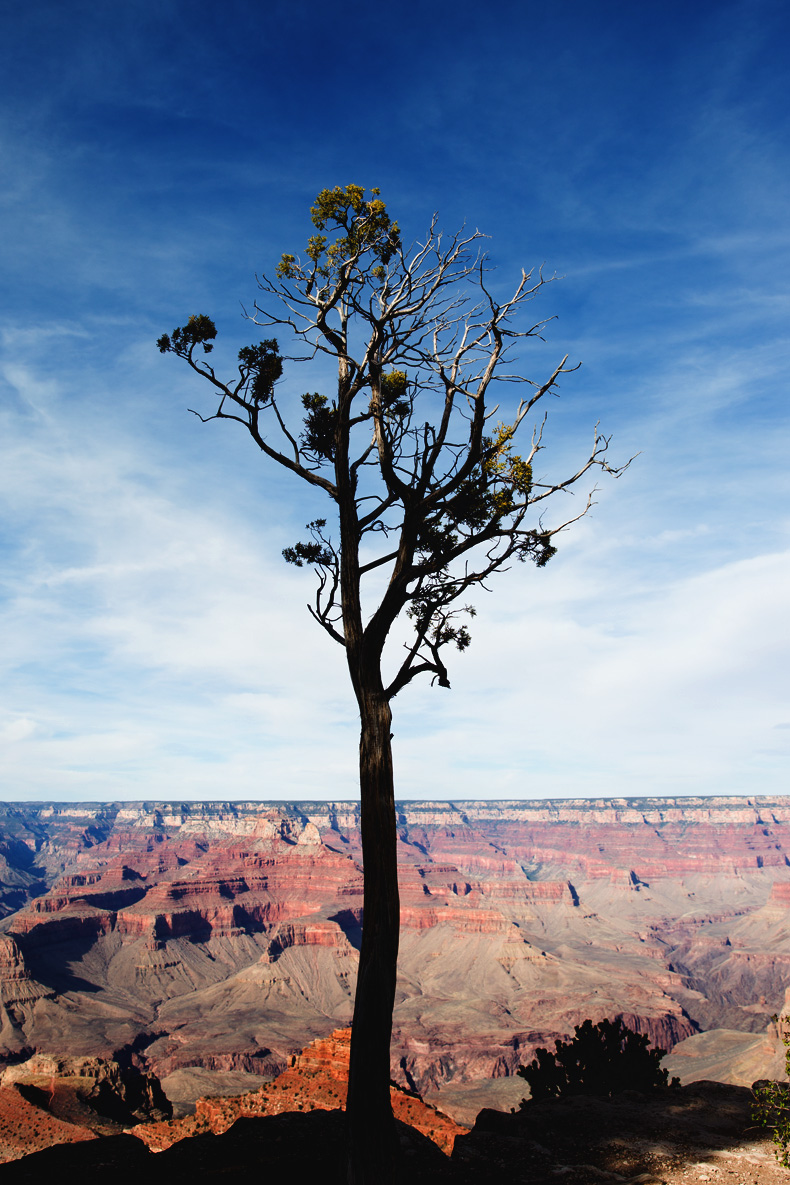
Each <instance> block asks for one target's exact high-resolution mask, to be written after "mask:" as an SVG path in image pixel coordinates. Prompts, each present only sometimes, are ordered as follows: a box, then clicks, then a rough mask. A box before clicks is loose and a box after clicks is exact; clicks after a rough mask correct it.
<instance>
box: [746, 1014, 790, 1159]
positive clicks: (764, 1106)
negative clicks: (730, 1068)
mask: <svg viewBox="0 0 790 1185" xmlns="http://www.w3.org/2000/svg"><path fill="white" fill-rule="evenodd" d="M773 1019H774V1021H776V1020H777V1019H778V1018H777V1017H774V1018H773ZM785 1019H786V1018H785ZM782 1040H783V1041H784V1045H785V1049H786V1051H787V1053H786V1057H785V1073H786V1074H788V1075H790V1034H788V1033H786V1032H785V1033H783V1034H782ZM752 1094H753V1096H754V1106H753V1107H752V1119H753V1120H754V1122H755V1123H757V1124H759V1126H760V1127H769V1128H772V1136H773V1142H774V1144H775V1145H776V1148H775V1152H776V1159H777V1160H778V1161H779V1163H780V1164H781V1165H783V1166H784V1168H786V1169H790V1083H787V1082H768V1081H765V1082H755V1084H754V1086H753V1087H752Z"/></svg>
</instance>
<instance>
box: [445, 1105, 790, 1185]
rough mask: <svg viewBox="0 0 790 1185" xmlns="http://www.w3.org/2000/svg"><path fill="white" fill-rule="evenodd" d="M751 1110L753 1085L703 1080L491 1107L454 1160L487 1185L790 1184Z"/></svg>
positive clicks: (462, 1141) (458, 1144) (460, 1140)
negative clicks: (507, 1109)
mask: <svg viewBox="0 0 790 1185" xmlns="http://www.w3.org/2000/svg"><path fill="white" fill-rule="evenodd" d="M751 1107H752V1092H751V1090H750V1089H748V1088H747V1087H739V1086H729V1085H725V1084H723V1083H720V1082H695V1083H692V1084H691V1085H689V1086H684V1087H681V1088H680V1089H678V1090H671V1089H669V1088H664V1089H663V1090H658V1091H655V1092H653V1093H651V1094H649V1095H642V1094H638V1093H637V1092H636V1091H625V1092H623V1094H621V1095H618V1096H616V1097H614V1098H611V1099H602V1098H594V1097H592V1096H589V1095H580V1096H577V1097H575V1098H569V1099H566V1100H562V1101H560V1100H555V1101H552V1102H543V1103H529V1104H528V1105H527V1106H526V1107H525V1108H524V1110H522V1111H518V1112H516V1113H515V1114H512V1113H511V1114H504V1113H503V1112H501V1111H482V1112H481V1113H480V1115H479V1116H478V1118H477V1122H476V1123H475V1126H474V1128H473V1129H472V1131H471V1132H469V1134H468V1135H464V1136H459V1137H458V1139H457V1140H456V1142H455V1149H454V1152H453V1162H454V1164H455V1165H456V1166H457V1168H458V1170H459V1171H460V1172H462V1173H463V1174H464V1179H465V1180H468V1181H470V1182H480V1183H481V1185H482V1183H483V1182H486V1183H488V1182H491V1185H499V1182H502V1183H503V1185H504V1183H505V1182H507V1183H508V1185H549V1182H551V1183H552V1185H557V1183H558V1182H562V1185H593V1183H601V1182H603V1183H605V1182H612V1183H615V1182H621V1183H622V1182H627V1183H628V1185H681V1183H683V1185H692V1183H694V1185H696V1182H697V1181H700V1182H705V1181H708V1182H714V1181H715V1182H718V1183H719V1185H787V1183H788V1182H790V1172H788V1171H787V1170H785V1169H783V1168H781V1167H780V1166H779V1165H778V1164H777V1162H776V1159H775V1157H774V1155H773V1144H772V1143H771V1139H770V1136H769V1135H768V1134H767V1133H766V1132H765V1131H764V1130H763V1129H761V1128H756V1127H754V1126H753V1124H752V1120H751Z"/></svg>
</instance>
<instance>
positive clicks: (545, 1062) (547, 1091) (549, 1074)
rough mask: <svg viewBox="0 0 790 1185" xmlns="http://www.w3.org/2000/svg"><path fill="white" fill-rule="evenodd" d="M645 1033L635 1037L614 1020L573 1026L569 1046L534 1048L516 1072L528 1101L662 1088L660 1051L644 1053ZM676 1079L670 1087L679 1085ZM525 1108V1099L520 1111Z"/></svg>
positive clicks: (663, 1075)
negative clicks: (522, 1080)
mask: <svg viewBox="0 0 790 1185" xmlns="http://www.w3.org/2000/svg"><path fill="white" fill-rule="evenodd" d="M649 1044H650V1039H649V1038H648V1037H647V1035H646V1034H644V1033H642V1034H639V1033H635V1032H634V1031H633V1029H629V1028H627V1026H626V1025H624V1024H623V1022H622V1020H621V1019H620V1018H619V1017H618V1018H617V1019H616V1020H602V1021H600V1022H599V1023H598V1024H597V1025H594V1024H593V1022H592V1021H591V1020H586V1021H585V1022H584V1023H583V1024H581V1025H576V1028H575V1030H574V1036H573V1037H572V1038H571V1039H570V1041H555V1042H554V1053H551V1052H550V1051H549V1050H548V1049H537V1050H536V1051H535V1058H534V1060H533V1061H531V1062H530V1063H529V1065H528V1066H519V1068H518V1070H517V1071H516V1072H517V1073H518V1074H519V1075H520V1076H521V1077H522V1078H525V1079H526V1080H527V1082H528V1084H529V1090H530V1096H531V1101H534V1102H540V1101H541V1100H543V1099H554V1098H561V1097H563V1096H566V1095H574V1094H597V1095H612V1094H619V1093H620V1092H621V1091H623V1090H639V1091H643V1092H647V1091H650V1090H653V1089H655V1087H657V1086H666V1085H667V1077H668V1075H667V1071H666V1070H662V1069H661V1061H662V1059H663V1058H665V1057H666V1053H665V1052H664V1050H663V1049H648V1046H649ZM679 1082H680V1080H679V1079H678V1078H673V1079H672V1085H673V1086H677V1085H679ZM526 1106H528V1101H527V1100H526V1099H525V1100H524V1101H523V1102H522V1103H521V1109H522V1110H523V1109H524V1108H525V1107H526Z"/></svg>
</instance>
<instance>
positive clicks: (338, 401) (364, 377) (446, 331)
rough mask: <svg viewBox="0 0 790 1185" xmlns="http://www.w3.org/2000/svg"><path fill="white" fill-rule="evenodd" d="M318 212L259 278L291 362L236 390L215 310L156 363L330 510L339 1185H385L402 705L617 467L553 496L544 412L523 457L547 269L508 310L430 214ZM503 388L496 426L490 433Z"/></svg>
mask: <svg viewBox="0 0 790 1185" xmlns="http://www.w3.org/2000/svg"><path fill="white" fill-rule="evenodd" d="M311 216H312V222H313V227H314V230H315V232H316V233H315V234H313V235H312V236H311V237H310V238H309V239H308V242H307V247H306V250H305V253H304V255H303V256H302V257H299V256H297V255H291V254H285V255H283V256H282V259H281V260H280V263H279V265H278V266H277V268H276V272H275V275H274V276H273V277H271V278H269V277H266V276H263V277H261V278H259V280H258V284H259V289H260V291H261V292H262V294H263V295H262V296H261V297H259V301H260V303H259V301H256V303H255V307H254V311H253V312H252V314H251V315H250V320H252V321H254V323H255V324H256V325H260V326H262V327H265V329H266V330H267V331H268V332H272V331H274V332H276V333H277V334H278V336H279V337H281V336H282V335H283V333H285V334H287V335H288V338H289V341H290V342H295V343H296V348H297V349H300V348H301V353H299V354H297V355H296V356H294V355H291V356H290V358H288V359H286V357H285V356H284V355H281V353H280V347H279V344H278V338H275V337H267V338H265V339H264V340H263V341H260V342H259V343H258V344H257V345H252V346H245V347H244V348H243V349H242V350H240V351H239V354H238V376H237V377H234V378H233V379H231V380H228V381H226V380H224V379H222V378H220V377H218V375H217V373H216V372H215V370H214V368H213V367H212V366H211V365H210V364H209V362H208V360H207V357H206V356H207V355H208V354H210V353H211V351H212V349H213V346H214V340H215V338H216V328H215V326H214V323H213V321H212V320H211V319H210V318H209V317H207V316H205V315H196V316H192V317H190V319H189V321H188V322H187V324H186V325H184V326H182V327H180V328H178V329H176V330H174V331H173V333H172V334H170V335H168V334H165V335H163V336H162V337H161V338H160V339H159V341H158V346H159V349H160V350H161V351H162V352H163V353H167V352H171V353H174V354H177V355H178V356H179V357H180V358H182V359H184V360H185V361H186V362H187V363H188V364H189V366H191V367H192V369H193V370H194V371H196V372H197V373H198V374H199V375H201V376H202V377H203V378H204V379H206V380H207V381H208V382H209V383H210V384H211V385H212V386H213V387H214V389H215V391H216V392H217V397H218V402H217V406H216V410H215V411H214V412H213V414H212V415H209V416H205V417H204V416H202V415H201V417H200V418H201V419H203V420H214V419H219V420H234V421H236V422H237V423H239V424H241V425H242V426H243V427H244V428H245V429H246V430H247V431H248V432H249V434H250V436H251V437H252V439H253V440H254V441H255V443H256V445H257V446H258V448H259V449H260V451H261V452H262V453H263V454H264V455H265V456H266V457H267V458H268V459H269V460H270V461H272V462H275V463H276V464H278V465H279V466H281V467H282V468H283V469H284V470H288V471H290V473H291V474H293V475H294V476H295V477H298V478H300V479H301V480H302V481H304V482H306V483H307V484H308V485H310V486H312V487H314V488H315V489H316V490H317V491H321V492H322V493H323V494H324V495H326V498H327V501H328V504H329V509H328V512H327V513H326V514H325V515H323V516H321V517H316V518H315V519H313V520H312V521H311V522H310V523H308V525H307V531H308V538H307V539H305V540H301V541H299V542H297V543H295V544H294V545H293V546H292V547H288V548H286V549H285V551H284V553H283V554H284V557H285V559H286V560H287V561H288V562H289V563H291V564H295V565H297V566H298V567H301V566H304V565H305V564H307V565H309V566H311V567H312V568H313V569H314V571H315V574H316V577H317V584H316V591H315V596H314V599H313V602H312V603H311V604H310V605H309V606H308V608H309V610H310V613H311V614H312V616H313V618H314V619H315V620H316V621H317V622H318V624H319V625H320V626H321V627H322V628H323V629H324V630H325V631H326V633H327V634H328V635H329V637H330V638H332V639H333V640H334V641H335V642H337V643H339V644H340V645H341V646H343V647H344V649H345V653H346V660H347V664H348V671H349V675H350V678H351V683H352V685H353V689H354V693H355V696H356V700H357V704H358V706H359V714H360V749H359V770H360V793H361V832H362V852H363V866H364V921H363V934H362V947H361V951H360V959H359V972H358V979H357V989H356V998H355V1004H354V1019H353V1036H352V1043H351V1067H350V1079H349V1088H348V1099H347V1108H348V1117H349V1130H350V1141H351V1157H350V1178H349V1179H350V1180H351V1181H352V1182H353V1183H354V1185H362V1183H363V1182H364V1183H365V1185H371V1183H375V1185H386V1183H387V1182H389V1181H391V1180H392V1172H393V1169H392V1163H393V1158H394V1149H395V1135H394V1125H393V1121H392V1111H391V1106H390V1098H389V1081H390V1070H389V1046H390V1037H391V1028H392V1009H393V1003H394V995H395V975H396V965H397V954H398V933H399V898H398V879H397V865H396V820H395V805H394V783H393V768H392V748H391V731H390V729H391V722H392V712H391V706H390V705H391V703H392V700H393V699H394V697H395V696H396V695H397V694H398V693H399V692H400V691H402V690H403V688H404V687H406V686H407V685H408V684H409V683H411V681H412V680H413V679H415V678H416V677H418V676H420V675H427V676H428V677H429V678H430V679H431V681H432V682H433V683H436V684H438V685H439V686H440V687H449V686H450V681H449V675H448V671H447V667H446V662H445V655H446V652H447V648H448V647H449V648H451V649H456V650H460V651H463V650H465V649H466V648H467V646H468V645H469V642H470V634H469V629H468V625H467V621H466V619H468V618H469V617H470V616H472V615H473V614H474V609H473V607H472V606H471V605H470V604H468V603H467V602H466V597H467V594H469V593H471V592H473V591H474V590H476V589H479V588H481V587H485V582H486V581H487V580H488V578H489V577H491V576H492V575H493V574H494V573H495V572H498V571H501V570H503V569H505V568H507V567H508V566H509V565H510V564H511V563H512V561H525V560H531V561H533V562H534V563H535V564H536V565H537V566H538V567H542V566H543V565H544V564H545V563H546V562H547V561H548V560H549V559H550V558H551V556H552V555H553V554H554V551H555V544H554V542H553V540H554V538H555V536H556V535H557V534H558V532H559V531H561V530H563V529H564V528H565V527H566V526H568V525H569V523H570V522H573V521H575V519H577V518H579V517H581V516H582V515H583V514H584V513H586V510H587V509H589V506H590V505H591V500H590V497H588V498H587V500H586V502H585V504H584V505H583V506H582V507H581V508H580V509H579V510H578V512H577V513H575V514H573V515H572V516H571V517H570V518H561V519H560V520H559V521H558V522H555V523H553V524H551V525H546V524H545V523H544V521H543V519H542V518H541V512H542V511H543V509H544V507H545V506H546V504H547V502H548V500H549V499H550V498H551V497H552V496H555V495H557V494H559V493H561V492H569V491H571V490H572V488H573V487H574V486H575V485H576V484H577V483H578V482H579V481H580V480H581V479H582V478H583V477H584V475H585V474H587V473H588V471H590V470H591V469H593V468H598V469H601V470H604V471H605V472H607V473H610V474H614V475H619V473H620V472H622V469H616V468H613V467H611V466H610V465H609V464H608V462H607V459H606V451H607V447H608V444H609V441H608V439H607V438H606V437H604V436H602V435H600V433H599V432H598V429H597V426H596V428H595V430H594V431H593V435H592V445H591V448H590V451H589V453H588V454H587V455H586V456H585V458H584V459H583V461H582V462H581V464H580V465H579V466H578V467H577V468H575V469H574V470H573V471H571V472H570V473H568V474H567V475H565V476H564V477H561V478H558V479H554V478H547V477H545V476H544V475H543V474H542V473H541V472H535V469H534V466H535V462H536V460H537V458H538V454H539V452H540V450H541V448H542V439H543V430H544V425H545V417H544V418H543V419H542V421H541V422H539V423H537V424H535V425H534V426H533V428H532V433H531V437H527V442H526V449H525V451H524V453H523V455H519V454H518V453H517V452H516V451H515V439H516V436H517V434H518V433H519V431H520V430H522V431H523V426H524V423H525V421H527V420H528V417H529V416H530V414H531V413H532V412H533V410H534V409H535V408H536V407H537V405H538V404H539V403H540V401H541V400H543V399H545V397H546V396H547V395H549V394H551V393H556V391H557V386H558V383H559V380H560V378H561V376H562V375H564V374H566V373H568V370H569V369H571V368H568V367H567V366H566V363H567V357H566V358H563V359H562V361H561V362H560V363H559V365H558V366H556V367H555V368H554V370H553V372H552V373H551V374H550V375H549V376H548V377H547V378H546V379H545V381H543V382H534V381H532V380H531V379H527V378H524V377H522V376H520V375H519V374H517V373H515V372H513V371H512V370H511V369H510V361H511V359H512V356H513V354H514V353H515V352H516V348H517V347H518V346H519V345H520V344H521V343H523V342H525V341H526V340H527V339H529V338H534V337H539V336H540V334H541V330H542V329H543V326H544V324H545V322H543V321H538V322H536V323H532V322H531V321H530V320H526V323H525V324H524V323H523V322H524V318H525V314H526V313H527V312H528V310H529V307H530V304H531V302H532V300H533V299H534V298H535V297H536V296H537V295H538V293H539V291H540V290H541V288H542V287H543V286H544V283H545V282H546V281H545V280H544V277H543V276H542V274H538V275H535V274H533V273H531V272H529V273H528V272H522V273H521V277H520V279H519V280H518V281H517V283H516V285H515V288H514V289H513V290H512V291H511V294H510V295H509V296H508V297H506V298H500V297H499V296H497V295H495V291H494V289H493V286H492V285H491V284H489V276H488V271H487V268H486V263H485V256H484V254H483V253H482V252H481V251H480V244H481V239H482V237H483V236H482V235H481V234H480V233H479V232H478V231H474V232H471V233H465V232H461V233H459V234H456V235H453V236H450V237H446V236H445V235H443V234H442V232H441V231H440V230H439V228H438V222H437V218H436V216H434V218H433V220H432V221H431V224H430V226H429V228H428V232H427V234H426V236H425V238H424V240H423V241H422V242H418V243H415V244H413V245H412V246H411V247H408V248H407V247H405V246H404V244H403V241H402V237H401V232H400V229H399V227H398V224H397V223H396V222H394V221H393V220H392V219H391V217H390V215H389V214H388V212H387V208H386V206H385V204H384V202H383V201H382V200H381V198H380V197H379V191H378V190H376V189H374V190H372V191H371V193H370V196H367V195H366V193H365V191H364V189H362V187H360V186H358V185H346V186H345V187H343V186H340V187H337V188H335V189H325V190H323V191H322V192H321V193H320V194H319V195H318V197H317V198H316V202H315V205H314V206H313V207H312V210H311ZM322 356H323V357H326V356H328V357H329V358H330V359H332V360H333V362H334V363H335V365H336V368H337V379H336V383H335V384H334V389H333V391H332V392H331V393H323V392H309V393H307V394H305V395H303V396H302V398H301V409H299V412H298V416H299V420H300V424H299V426H294V424H293V418H292V416H291V415H289V414H288V413H289V409H287V408H286V407H285V406H284V405H283V404H282V403H281V400H280V398H279V397H278V393H277V383H278V380H279V378H280V376H281V374H282V370H283V364H284V362H285V361H286V360H287V361H292V362H295V361H298V362H302V363H305V362H307V361H309V360H315V359H320V358H321V357H322ZM573 369H575V368H573ZM495 384H496V385H497V390H498V392H499V398H500V400H502V401H503V402H502V403H501V408H502V410H501V411H500V412H499V414H500V415H501V417H502V418H501V419H498V420H497V421H496V422H495V423H492V418H493V416H494V415H496V414H497V407H498V406H500V405H497V406H495V407H493V408H492V406H491V396H492V394H493V391H494V386H495ZM512 396H515V397H514V398H513V397H512ZM290 410H291V411H292V410H293V409H290ZM196 414H197V413H196ZM289 424H290V425H291V426H289ZM399 618H400V619H401V620H403V619H404V618H405V619H406V622H407V623H410V625H411V634H410V637H409V639H408V640H407V642H406V643H405V646H404V649H403V651H401V655H400V659H399V660H398V661H395V662H394V665H390V661H389V657H388V656H385V655H384V647H385V642H386V640H387V637H388V635H389V633H390V629H391V627H392V626H393V624H394V623H395V621H396V620H397V619H399ZM385 659H386V661H385Z"/></svg>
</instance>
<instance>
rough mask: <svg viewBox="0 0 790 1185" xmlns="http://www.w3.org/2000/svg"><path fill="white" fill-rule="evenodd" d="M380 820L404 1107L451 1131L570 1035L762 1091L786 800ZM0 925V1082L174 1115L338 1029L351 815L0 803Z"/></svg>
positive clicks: (775, 1069)
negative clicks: (104, 1082)
mask: <svg viewBox="0 0 790 1185" xmlns="http://www.w3.org/2000/svg"><path fill="white" fill-rule="evenodd" d="M397 809H398V832H399V861H400V884H401V921H402V935H401V955H400V964H399V982H398V994H397V1001H396V1008H395V1017H394V1030H393V1044H392V1077H393V1079H394V1081H395V1082H396V1083H398V1084H399V1085H400V1086H401V1087H402V1088H404V1089H405V1090H407V1091H414V1092H418V1093H419V1094H420V1095H422V1096H423V1097H425V1098H426V1100H429V1101H430V1102H431V1103H433V1104H434V1105H436V1106H438V1107H440V1108H441V1109H442V1110H443V1111H445V1112H447V1113H448V1114H450V1115H452V1116H453V1118H454V1119H457V1120H458V1122H460V1123H465V1124H471V1123H472V1122H473V1120H474V1116H475V1115H476V1114H477V1112H478V1111H479V1110H480V1109H481V1108H482V1107H484V1106H494V1107H500V1108H502V1109H505V1110H507V1109H509V1108H510V1107H511V1106H515V1105H516V1103H517V1102H518V1100H519V1099H520V1098H522V1097H523V1096H524V1094H525V1091H526V1085H525V1083H524V1081H523V1079H520V1078H519V1077H517V1076H516V1070H517V1068H518V1066H519V1065H520V1064H522V1063H524V1062H525V1061H528V1060H530V1059H531V1057H532V1056H533V1053H534V1050H535V1049H536V1048H537V1047H539V1046H547V1045H548V1046H549V1047H551V1046H552V1043H553V1041H554V1039H555V1038H556V1037H560V1036H562V1037H566V1036H568V1035H569V1034H571V1033H572V1032H573V1028H574V1026H575V1025H577V1024H580V1023H581V1022H582V1021H583V1020H585V1019H586V1018H588V1017H589V1018H591V1019H592V1020H593V1021H598V1020H601V1019H602V1018H604V1017H611V1018H613V1017H622V1019H623V1020H624V1022H625V1023H626V1024H627V1025H629V1026H630V1027H631V1028H633V1029H635V1030H636V1031H637V1032H640V1033H646V1034H648V1035H649V1037H650V1040H651V1041H652V1042H653V1044H654V1045H657V1046H660V1047H661V1048H662V1049H665V1050H668V1051H670V1053H669V1056H668V1058H667V1059H666V1061H665V1063H664V1064H665V1065H666V1066H667V1067H668V1068H669V1069H670V1072H671V1073H673V1074H678V1075H680V1077H681V1078H682V1079H683V1080H684V1081H693V1080H695V1079H702V1078H712V1079H719V1080H721V1081H726V1082H732V1083H740V1084H748V1083H750V1082H751V1081H752V1080H753V1079H755V1078H758V1077H774V1078H779V1077H783V1071H784V1054H783V1047H782V1042H781V1039H780V1037H781V1034H780V1029H781V1022H779V1023H778V1024H777V1022H776V1021H775V1019H772V1018H774V1017H775V1016H776V1014H778V1013H781V1011H782V1009H783V1006H784V1004H785V992H786V989H787V988H788V987H790V800H787V799H784V798H776V799H768V798H761V797H750V798H746V797H744V798H736V797H726V798H725V797H718V798H678V799H671V798H661V799H657V798H631V799H607V800H603V799H602V800H572V799H565V800H555V801H533V800H530V801H522V800H519V801H508V802H503V801H475V802H406V803H400V804H398V808H397ZM0 917H1V918H2V920H0V1020H1V1021H2V1025H1V1026H0V1062H2V1063H4V1064H6V1065H7V1066H13V1065H14V1064H18V1063H21V1062H23V1061H25V1060H26V1059H30V1058H31V1057H32V1056H34V1055H35V1056H44V1055H51V1056H55V1057H60V1058H64V1057H71V1058H83V1059H84V1058H93V1059H97V1058H98V1059H114V1061H115V1062H116V1063H117V1064H118V1065H119V1066H122V1067H123V1066H130V1067H134V1068H135V1069H137V1070H141V1071H143V1072H148V1073H153V1074H155V1075H156V1076H158V1078H159V1079H161V1080H162V1082H163V1085H164V1088H165V1091H166V1093H167V1095H168V1097H169V1098H171V1099H173V1100H174V1102H175V1103H176V1109H177V1111H178V1109H179V1107H180V1108H181V1113H182V1114H183V1113H184V1112H185V1111H186V1110H188V1109H189V1107H190V1106H191V1105H192V1104H194V1100H195V1099H196V1098H197V1097H199V1096H200V1095H207V1094H212V1093H213V1094H223V1093H224V1094H232V1093H241V1092H242V1091H244V1090H253V1089H255V1088H256V1086H258V1085H259V1084H260V1082H261V1079H262V1078H264V1079H273V1078H275V1077H276V1076H277V1075H279V1074H281V1073H282V1072H283V1071H284V1070H286V1069H287V1067H288V1066H289V1064H290V1063H291V1059H292V1058H293V1057H294V1056H295V1055H296V1054H297V1053H298V1052H299V1051H300V1050H302V1049H303V1048H304V1047H305V1046H306V1045H308V1044H309V1043H310V1042H313V1041H316V1040H317V1039H320V1038H326V1037H328V1036H329V1034H331V1033H332V1032H333V1031H334V1030H338V1029H343V1028H345V1027H347V1026H348V1024H349V1022H350V1018H351V1013H352V1003H353V992H354V982H355V975H356V965H357V951H358V947H359V940H360V932H361V921H362V870H361V861H360V841H359V808H358V804H356V803H353V802H161V803H154V802H136V803H129V802H126V803H82V804H80V803H69V804H62V803H2V804H0ZM6 1072H8V1071H6Z"/></svg>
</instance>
